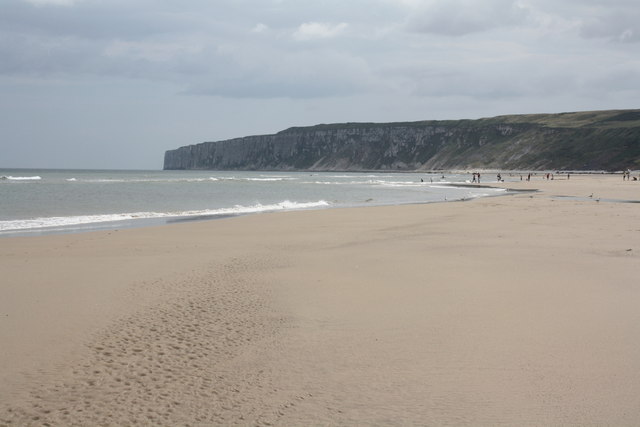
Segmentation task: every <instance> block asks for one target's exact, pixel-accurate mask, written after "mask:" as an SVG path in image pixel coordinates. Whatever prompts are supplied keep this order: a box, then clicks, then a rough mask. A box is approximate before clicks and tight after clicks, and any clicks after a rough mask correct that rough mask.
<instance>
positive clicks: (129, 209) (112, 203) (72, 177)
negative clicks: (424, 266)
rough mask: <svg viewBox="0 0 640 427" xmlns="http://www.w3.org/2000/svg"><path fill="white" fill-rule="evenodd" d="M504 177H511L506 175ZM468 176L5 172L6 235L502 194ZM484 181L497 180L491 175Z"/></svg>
mask: <svg viewBox="0 0 640 427" xmlns="http://www.w3.org/2000/svg"><path fill="white" fill-rule="evenodd" d="M504 178H506V177H504ZM470 180H471V175H470V174H453V173H445V174H441V173H437V174H435V173H332V172H323V173H317V172H218V171H118V170H113V171H108V170H50V169H49V170H47V169H43V170H35V169H0V237H2V236H15V235H32V234H52V233H66V232H82V231H91V230H98V229H114V228H126V227H138V226H146V225H155V224H162V223H168V222H173V221H182V220H194V219H215V218H221V217H225V216H229V215H243V214H254V213H260V212H273V211H285V210H296V209H327V208H341V207H355V206H372V205H399V204H411V203H429V202H443V201H453V200H461V199H470V198H476V197H484V196H492V195H499V194H501V193H503V192H504V190H499V189H491V188H482V187H479V188H478V187H473V188H472V187H470V186H465V184H467V183H469V182H470ZM485 182H496V176H495V175H487V176H486V181H485Z"/></svg>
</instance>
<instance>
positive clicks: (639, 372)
mask: <svg viewBox="0 0 640 427" xmlns="http://www.w3.org/2000/svg"><path fill="white" fill-rule="evenodd" d="M505 184H506V183H505ZM496 186H499V185H496ZM506 186H508V187H509V188H514V189H518V190H534V189H535V190H539V191H537V192H526V193H520V194H513V195H510V196H509V197H489V198H480V199H475V200H473V201H472V202H470V203H469V202H467V203H464V204H461V203H460V202H448V203H431V204H421V205H402V206H382V207H364V208H344V209H326V210H315V211H296V212H278V213H273V214H261V215H249V216H240V217H234V218H227V219H222V220H219V221H203V222H186V223H175V224H170V225H163V226H160V227H148V228H133V229H127V230H120V231H115V230H109V231H97V232H89V233H80V234H65V235H49V236H38V237H9V238H3V239H0V269H1V270H2V271H3V275H4V277H5V278H6V280H4V281H3V283H2V285H0V290H1V291H2V295H5V296H6V297H5V298H3V299H2V301H0V319H2V320H1V322H0V338H1V339H2V341H1V344H2V347H3V349H4V350H3V351H2V352H1V353H0V358H1V359H0V369H1V371H0V402H2V403H0V425H1V424H3V423H4V424H8V425H31V424H33V425H42V424H43V423H47V422H48V423H50V424H52V425H81V424H84V425H87V424H93V425H95V424H156V425H168V424H172V425H176V424H179V425H183V424H198V423H201V424H205V425H209V424H213V425H229V424H231V425H238V424H240V425H243V424H265V425H266V424H267V423H268V424H275V425H308V424H323V425H325V424H331V425H335V424H337V425H353V424H356V423H357V424H366V425H371V424H408V425H412V424H414V425H415V424H473V425H495V424H500V423H506V424H555V425H558V424H615V425H632V424H634V423H635V422H637V420H638V418H640V409H638V408H640V397H638V396H640V394H639V393H638V391H640V390H639V389H640V385H638V384H640V344H638V343H637V342H636V341H637V340H635V337H636V336H638V333H639V332H640V314H639V313H638V311H637V307H638V302H640V288H639V287H638V286H637V285H635V282H636V281H637V271H638V265H639V260H638V254H639V253H640V227H639V226H638V224H637V218H638V205H637V204H633V203H610V202H607V201H606V200H634V201H635V200H638V199H640V184H639V183H637V182H623V181H622V179H621V177H620V176H598V175H590V176H581V175H572V176H571V179H570V180H566V179H560V177H557V178H556V179H554V180H553V181H543V180H540V179H536V180H534V181H530V182H526V181H525V182H516V183H513V182H510V183H508V185H506ZM559 196H570V197H575V198H576V199H572V198H567V199H558V198H557V197H559ZM585 199H588V200H585ZM598 200H601V201H598Z"/></svg>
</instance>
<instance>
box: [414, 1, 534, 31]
mask: <svg viewBox="0 0 640 427" xmlns="http://www.w3.org/2000/svg"><path fill="white" fill-rule="evenodd" d="M526 17H527V9H525V8H524V7H522V6H521V5H520V3H519V2H517V1H514V0H488V1H483V2H476V1H471V0H451V1H447V2H430V3H428V4H427V5H426V6H423V7H420V8H418V9H417V11H416V12H415V15H414V16H412V17H411V18H410V19H409V23H408V27H409V29H410V30H412V31H416V32H424V33H434V34H442V35H447V36H461V35H465V34H471V33H477V32H482V31H487V30H490V29H493V28H500V27H505V26H512V25H517V24H520V23H522V22H523V21H524V20H525V19H526Z"/></svg>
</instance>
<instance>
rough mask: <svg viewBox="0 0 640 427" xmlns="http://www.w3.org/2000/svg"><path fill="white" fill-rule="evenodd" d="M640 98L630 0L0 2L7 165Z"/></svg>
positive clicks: (125, 158) (639, 36) (1, 144)
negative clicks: (309, 128) (314, 128)
mask: <svg viewBox="0 0 640 427" xmlns="http://www.w3.org/2000/svg"><path fill="white" fill-rule="evenodd" d="M639 100H640V1H638V0H518V1H512V0H327V1H323V0H182V1H178V0H174V1H170V0H0V167H5V168H7V167H34V168H42V167H50V168H119V169H120V168H121V169H134V168H140V169H160V168H161V167H162V161H163V156H164V151H165V150H167V149H173V148H177V147H179V146H183V145H189V144H195V143H199V142H202V141H215V140H222V139H229V138H233V137H239V136H246V135H256V134H268V133H275V132H278V131H280V130H283V129H286V128H288V127H291V126H306V125H314V124H318V123H333V122H354V121H359V122H361V121H373V122H389V121H413V120H427V119H458V118H480V117H490V116H494V115H500V114H517V113H542V112H545V113H554V112H563V111H581V110H602V109H623V108H640V103H639Z"/></svg>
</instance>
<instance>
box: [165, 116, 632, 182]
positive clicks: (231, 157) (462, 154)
mask: <svg viewBox="0 0 640 427" xmlns="http://www.w3.org/2000/svg"><path fill="white" fill-rule="evenodd" d="M472 168H486V169H532V170H544V169H564V170H623V169H627V168H630V169H639V168H640V110H612V111H589V112H577V113H561V114H533V115H514V116H499V117H493V118H486V119H479V120H444V121H421V122H406V123H343V124H329V125H317V126H310V127H294V128H290V129H287V130H284V131H281V132H278V133H277V134H274V135H259V136H247V137H243V138H235V139H230V140H226V141H217V142H203V143H201V144H196V145H188V146H185V147H180V148H178V149H175V150H169V151H167V152H166V153H165V157H164V169H167V170H169V169H174V170H175V169H212V170H264V171H267V170H269V171H273V170H288V171H294V170H313V171H338V170H339V171H371V170H381V171H412V170H436V169H472Z"/></svg>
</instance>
